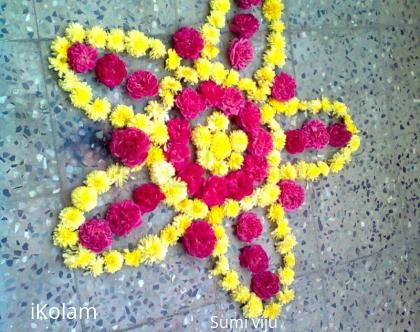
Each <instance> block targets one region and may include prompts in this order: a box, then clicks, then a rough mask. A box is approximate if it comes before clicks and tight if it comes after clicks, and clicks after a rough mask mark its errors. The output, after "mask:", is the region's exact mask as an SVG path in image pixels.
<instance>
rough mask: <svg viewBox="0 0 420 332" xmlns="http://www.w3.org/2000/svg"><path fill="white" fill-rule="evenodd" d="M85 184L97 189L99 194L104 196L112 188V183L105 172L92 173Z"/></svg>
mask: <svg viewBox="0 0 420 332" xmlns="http://www.w3.org/2000/svg"><path fill="white" fill-rule="evenodd" d="M85 183H86V185H87V186H88V187H91V188H93V189H95V190H96V192H97V193H98V194H103V193H105V192H107V191H108V190H109V189H110V188H111V181H110V180H109V178H108V175H107V173H106V172H105V171H92V172H90V173H89V174H88V175H87V177H86V181H85Z"/></svg>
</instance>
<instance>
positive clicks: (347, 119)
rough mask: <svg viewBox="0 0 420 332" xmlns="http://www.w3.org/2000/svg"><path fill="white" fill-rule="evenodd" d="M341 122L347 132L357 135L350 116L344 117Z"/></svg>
mask: <svg viewBox="0 0 420 332" xmlns="http://www.w3.org/2000/svg"><path fill="white" fill-rule="evenodd" d="M343 120H344V124H345V125H346V129H347V130H348V131H349V132H351V133H352V134H357V133H358V132H359V130H358V129H357V127H356V125H355V124H354V122H353V120H352V118H351V116H350V115H348V114H346V115H344V116H343Z"/></svg>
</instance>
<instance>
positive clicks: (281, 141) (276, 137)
mask: <svg viewBox="0 0 420 332" xmlns="http://www.w3.org/2000/svg"><path fill="white" fill-rule="evenodd" d="M272 137H273V145H274V148H275V149H277V150H283V148H284V146H285V144H286V135H285V134H284V132H283V131H282V130H278V131H275V132H274V133H272Z"/></svg>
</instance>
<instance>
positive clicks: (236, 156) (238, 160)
mask: <svg viewBox="0 0 420 332" xmlns="http://www.w3.org/2000/svg"><path fill="white" fill-rule="evenodd" d="M243 162H244V157H242V155H241V154H240V153H239V152H232V153H231V155H230V157H229V160H228V166H229V168H230V169H231V170H234V171H236V170H238V169H240V168H241V167H242V164H243Z"/></svg>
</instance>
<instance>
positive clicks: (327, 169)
mask: <svg viewBox="0 0 420 332" xmlns="http://www.w3.org/2000/svg"><path fill="white" fill-rule="evenodd" d="M316 164H317V166H318V168H319V172H320V174H322V175H323V176H327V175H328V174H329V172H330V167H329V166H328V164H327V163H325V162H323V161H318V162H317V163H316Z"/></svg>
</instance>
